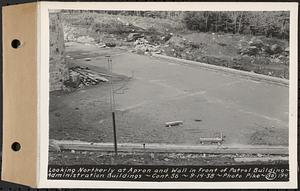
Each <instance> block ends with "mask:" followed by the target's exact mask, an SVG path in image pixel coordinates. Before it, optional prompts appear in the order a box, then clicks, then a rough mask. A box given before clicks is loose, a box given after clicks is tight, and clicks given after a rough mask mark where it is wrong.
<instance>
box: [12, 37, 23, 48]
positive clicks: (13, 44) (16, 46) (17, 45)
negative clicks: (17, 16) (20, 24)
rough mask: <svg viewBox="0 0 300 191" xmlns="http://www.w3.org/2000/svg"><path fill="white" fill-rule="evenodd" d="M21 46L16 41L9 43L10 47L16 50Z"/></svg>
mask: <svg viewBox="0 0 300 191" xmlns="http://www.w3.org/2000/svg"><path fill="white" fill-rule="evenodd" d="M20 46H21V42H20V41H19V40H18V39H14V40H12V41H11V47H13V48H14V49H17V48H19V47H20Z"/></svg>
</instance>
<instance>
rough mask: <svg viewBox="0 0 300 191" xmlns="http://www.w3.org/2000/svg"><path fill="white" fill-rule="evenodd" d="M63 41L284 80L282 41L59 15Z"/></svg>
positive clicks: (177, 24) (169, 24) (157, 22)
mask: <svg viewBox="0 0 300 191" xmlns="http://www.w3.org/2000/svg"><path fill="white" fill-rule="evenodd" d="M64 29H65V40H66V41H76V42H81V43H93V44H97V45H98V46H100V47H115V46H117V47H124V48H126V49H128V50H131V51H132V52H136V53H138V54H151V53H159V54H164V55H168V56H173V57H178V58H183V59H187V60H193V61H199V62H204V63H208V64H213V65H218V66H224V67H230V68H234V69H239V70H244V71H249V72H255V73H259V74H264V75H269V76H274V77H280V78H285V79H288V78H289V72H288V71H289V70H288V68H289V48H288V42H287V41H286V40H280V39H277V38H267V37H263V36H250V35H239V34H229V33H228V34H217V33H195V32H191V31H188V30H187V29H186V28H185V26H184V24H183V23H182V22H181V21H175V20H170V19H159V18H155V19H153V18H149V17H138V16H123V15H108V14H97V13H87V12H86V13H81V14H64Z"/></svg>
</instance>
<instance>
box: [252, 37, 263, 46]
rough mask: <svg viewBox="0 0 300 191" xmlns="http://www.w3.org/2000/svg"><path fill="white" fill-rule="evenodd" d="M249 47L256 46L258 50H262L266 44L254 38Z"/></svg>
mask: <svg viewBox="0 0 300 191" xmlns="http://www.w3.org/2000/svg"><path fill="white" fill-rule="evenodd" d="M249 45H250V46H256V47H258V48H262V47H263V46H264V43H263V41H262V40H260V39H258V38H255V37H253V38H252V39H251V41H249Z"/></svg>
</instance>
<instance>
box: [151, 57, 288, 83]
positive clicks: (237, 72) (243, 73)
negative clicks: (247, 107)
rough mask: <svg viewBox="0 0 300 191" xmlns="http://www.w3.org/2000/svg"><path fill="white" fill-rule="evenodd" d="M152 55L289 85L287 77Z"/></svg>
mask: <svg viewBox="0 0 300 191" xmlns="http://www.w3.org/2000/svg"><path fill="white" fill-rule="evenodd" d="M152 56H153V57H155V58H159V59H165V60H168V61H172V62H177V63H181V64H189V65H194V66H199V67H203V68H206V69H211V70H216V71H222V72H226V73H230V74H234V75H238V76H241V77H246V78H250V79H253V80H258V81H266V82H268V83H274V84H278V85H283V86H288V85H289V80H287V79H282V78H276V77H272V76H266V75H262V74H256V73H253V72H246V71H241V70H236V69H232V68H226V67H222V66H215V65H211V64H205V63H201V62H196V61H191V60H184V59H180V58H174V57H171V56H165V55H160V54H152Z"/></svg>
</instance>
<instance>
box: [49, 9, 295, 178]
mask: <svg viewBox="0 0 300 191" xmlns="http://www.w3.org/2000/svg"><path fill="white" fill-rule="evenodd" d="M289 71H290V12H289V11H171V10H168V11H155V10H153V11H152V10H150V11H144V10H78V9H76V10H75V9H55V10H49V152H48V165H49V166H48V179H72V180H122V179H123V180H126V181H128V180H129V181H130V180H133V181H138V180H146V181H196V182H197V181H237V180H238V181H288V180H289V140H290V137H289V130H290V129H289V79H290V72H289ZM114 167H116V168H119V167H120V168H119V169H114ZM121 167H122V168H124V170H123V171H122V170H121V169H122V168H121ZM194 167H195V168H194ZM75 169H76V173H75ZM79 172H80V173H79ZM97 172H98V173H99V174H97ZM101 172H102V173H104V174H105V173H106V175H105V176H104V175H103V176H102V174H101ZM139 173H142V174H139Z"/></svg>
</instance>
